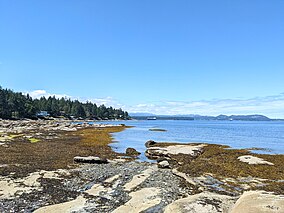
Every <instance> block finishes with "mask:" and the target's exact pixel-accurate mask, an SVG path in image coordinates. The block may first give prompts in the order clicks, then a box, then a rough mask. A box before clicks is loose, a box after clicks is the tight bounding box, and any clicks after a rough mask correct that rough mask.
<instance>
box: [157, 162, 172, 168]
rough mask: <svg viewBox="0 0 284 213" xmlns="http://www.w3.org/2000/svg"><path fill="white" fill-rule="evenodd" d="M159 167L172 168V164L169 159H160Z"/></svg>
mask: <svg viewBox="0 0 284 213" xmlns="http://www.w3.org/2000/svg"><path fill="white" fill-rule="evenodd" d="M158 167H159V168H162V169H166V168H170V164H169V162H168V161H167V160H163V161H160V162H159V163H158Z"/></svg>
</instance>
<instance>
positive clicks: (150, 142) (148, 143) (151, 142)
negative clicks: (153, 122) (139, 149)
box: [145, 140, 157, 148]
mask: <svg viewBox="0 0 284 213" xmlns="http://www.w3.org/2000/svg"><path fill="white" fill-rule="evenodd" d="M156 143H157V142H155V141H153V140H149V141H147V142H146V143H145V146H146V147H147V148H149V147H151V146H154V145H155V144H156Z"/></svg>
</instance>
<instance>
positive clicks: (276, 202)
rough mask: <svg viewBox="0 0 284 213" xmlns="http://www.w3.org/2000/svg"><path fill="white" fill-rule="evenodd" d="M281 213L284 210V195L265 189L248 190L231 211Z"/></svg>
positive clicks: (234, 212) (235, 212) (237, 212)
mask: <svg viewBox="0 0 284 213" xmlns="http://www.w3.org/2000/svg"><path fill="white" fill-rule="evenodd" d="M239 212H249V213H270V212H275V213H280V212H284V196H283V195H274V194H272V193H268V192H265V191H248V192H244V194H243V195H242V196H241V197H240V198H239V199H238V200H237V202H236V203H235V205H234V206H233V208H232V211H231V213H239Z"/></svg>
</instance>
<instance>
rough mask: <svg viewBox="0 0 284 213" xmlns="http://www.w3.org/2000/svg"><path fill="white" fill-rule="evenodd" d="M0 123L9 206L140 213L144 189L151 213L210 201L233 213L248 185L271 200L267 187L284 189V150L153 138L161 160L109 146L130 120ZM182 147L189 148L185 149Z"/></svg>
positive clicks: (2, 184)
mask: <svg viewBox="0 0 284 213" xmlns="http://www.w3.org/2000/svg"><path fill="white" fill-rule="evenodd" d="M81 122H82V121H81ZM0 123H1V128H0V135H1V137H0V140H1V141H0V143H1V145H0V152H1V156H3V157H2V158H1V162H0V172H1V177H0V199H1V201H2V202H1V203H2V204H1V205H0V209H1V210H2V211H4V212H5V211H21V210H24V211H26V212H32V211H34V210H35V209H39V210H38V212H47V211H49V212H50V209H52V210H54V209H55V210H56V209H57V210H59V209H60V208H61V210H62V208H63V209H64V208H67V207H68V208H69V207H70V206H71V207H72V208H74V210H75V211H79V210H80V211H93V210H96V211H98V210H99V211H101V212H112V211H115V212H123V211H124V212H125V211H126V210H127V211H132V210H133V211H134V212H135V211H138V210H137V209H131V206H133V205H132V204H133V202H135V201H136V202H137V200H138V202H139V199H142V198H143V196H142V195H141V193H142V194H145V192H146V194H149V195H151V196H149V198H147V199H146V201H145V203H144V205H138V207H139V210H141V209H142V210H143V211H144V210H147V212H164V211H165V212H167V211H168V212H169V211H170V210H172V209H175V210H177V212H182V211H181V209H179V208H181V207H180V206H181V205H179V204H181V203H183V201H186V203H187V204H189V205H191V207H192V208H193V207H194V205H197V204H198V203H200V202H201V203H202V202H203V203H204V204H205V205H203V206H206V208H207V207H210V208H211V207H212V208H211V209H213V210H214V209H215V210H216V211H217V210H221V211H222V212H229V211H234V207H235V205H236V202H237V200H238V199H239V198H240V197H242V196H243V195H246V193H247V191H251V193H252V192H255V194H254V196H258V197H261V198H262V199H264V200H266V201H267V202H270V200H269V199H270V198H269V197H265V195H263V194H261V193H260V191H264V190H265V191H267V192H273V193H274V195H270V196H272V197H273V196H276V197H273V198H279V197H277V196H279V195H283V194H284V185H283V184H284V183H283V180H284V177H283V171H284V168H283V165H282V163H281V162H284V157H283V155H260V154H252V153H250V152H249V151H248V150H236V149H227V148H228V147H226V146H221V145H212V144H193V143H191V144H178V143H152V144H151V145H149V146H148V149H147V151H146V153H147V154H148V156H149V157H150V158H153V159H156V160H157V161H158V163H149V162H136V161H134V160H135V157H131V156H127V155H126V154H125V153H116V152H114V151H113V150H112V149H111V148H110V146H109V143H111V142H112V138H111V135H110V133H112V132H117V131H123V130H124V129H125V128H127V127H125V126H121V125H120V126H118V125H106V124H89V123H88V122H84V121H83V122H82V123H81V124H75V123H70V121H27V120H25V121H5V120H1V121H0ZM178 146H183V147H182V150H187V149H188V150H189V151H188V152H187V153H180V152H179V151H178V150H181V149H177V148H179V147H178ZM169 147H170V148H169ZM75 156H85V157H86V156H96V157H100V158H107V159H108V163H106V164H75V163H74V162H73V158H74V157H75ZM242 156H246V157H247V156H255V157H257V158H260V159H263V161H257V162H258V163H259V162H262V163H261V164H249V163H248V162H243V161H241V160H239V159H238V158H239V157H242ZM248 160H250V159H248ZM165 161H166V162H167V163H168V164H166V163H165ZM161 162H164V163H161ZM250 162H251V161H250ZM263 162H265V163H263ZM267 162H268V163H267ZM269 163H270V164H269ZM272 164H273V165H272ZM109 178H113V179H111V180H109ZM259 193H260V194H259ZM276 194H278V195H276ZM141 196H142V197H141ZM38 197H40V199H38ZM144 198H145V197H144ZM135 199H136V200H135ZM182 199H185V200H182ZM190 199H191V202H189V200H190ZM242 199H243V197H242ZM153 200H154V201H155V202H154V201H153ZM214 200H215V201H216V202H215V201H214ZM279 200H280V201H279V203H271V206H275V205H276V207H277V208H278V210H279V211H278V212H280V211H281V209H282V210H283V206H284V205H283V202H284V200H283V199H282V200H281V199H280V198H279ZM213 201H214V202H213ZM246 201H247V200H245V202H246ZM70 202H71V203H70ZM72 202H73V203H72ZM131 202H132V203H131ZM243 202H244V201H242V203H243ZM60 203H61V204H60ZM55 204H60V206H58V205H57V206H54V205H55ZM75 204H76V205H75ZM238 205H239V204H238ZM259 205H260V204H259ZM269 205H270V204H269ZM277 205H278V206H277ZM44 206H49V207H44ZM178 206H179V207H178ZM40 207H42V208H41V209H40ZM71 207H70V208H71ZM138 207H137V208H138ZM197 207H198V208H201V206H199V205H197ZM197 207H196V206H195V207H194V208H197ZM276 207H275V208H276ZM72 208H71V209H72ZM204 208H205V207H204ZM203 210H204V209H203ZM213 210H212V211H211V212H215V211H213ZM208 212H210V211H208ZM276 212H277V211H276Z"/></svg>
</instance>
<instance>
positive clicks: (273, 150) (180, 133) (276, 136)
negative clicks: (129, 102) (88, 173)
mask: <svg viewBox="0 0 284 213" xmlns="http://www.w3.org/2000/svg"><path fill="white" fill-rule="evenodd" d="M103 123H110V124H120V123H123V124H125V125H127V126H134V127H133V128H129V129H126V130H125V131H123V132H119V133H114V134H113V136H114V139H115V142H114V143H112V144H111V147H112V148H113V149H114V150H115V151H116V152H125V150H126V148H127V147H133V148H135V149H136V150H138V151H140V152H141V153H144V152H145V150H146V148H145V145H144V144H145V142H146V141H148V140H154V141H157V142H180V143H189V142H201V143H202V142H204V143H213V144H223V145H229V146H230V147H232V148H252V147H257V148H263V149H266V150H255V151H253V152H257V153H265V154H284V122H280V121H279V122H278V121H268V122H261V121H184V120H182V121H180V120H143V121H132V120H131V121H112V122H108V121H107V122H103ZM151 128H161V129H165V130H167V131H166V132H158V131H149V129H151ZM140 160H142V161H144V160H147V158H146V157H145V156H144V154H142V155H141V156H140Z"/></svg>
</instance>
